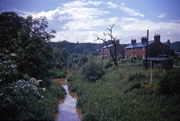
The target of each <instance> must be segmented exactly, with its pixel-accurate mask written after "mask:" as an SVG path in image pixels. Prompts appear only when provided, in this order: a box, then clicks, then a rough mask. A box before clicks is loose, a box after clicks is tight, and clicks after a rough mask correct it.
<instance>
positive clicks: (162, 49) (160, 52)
mask: <svg viewBox="0 0 180 121" xmlns="http://www.w3.org/2000/svg"><path fill="white" fill-rule="evenodd" d="M146 47H147V38H146V37H142V38H141V42H140V43H136V40H131V44H130V45H128V46H127V47H125V58H126V59H128V58H132V57H134V58H136V59H144V58H145V57H146ZM169 48H170V41H169V40H168V41H167V42H166V43H161V42H160V35H158V34H156V35H155V36H154V40H153V41H148V56H149V57H160V56H169V54H170V49H169Z"/></svg>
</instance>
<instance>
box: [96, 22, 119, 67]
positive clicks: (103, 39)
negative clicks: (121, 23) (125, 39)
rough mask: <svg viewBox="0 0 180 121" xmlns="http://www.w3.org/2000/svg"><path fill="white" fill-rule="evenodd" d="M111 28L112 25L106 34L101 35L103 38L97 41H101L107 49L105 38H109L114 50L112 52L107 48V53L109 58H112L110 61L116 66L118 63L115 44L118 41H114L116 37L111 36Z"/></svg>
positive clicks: (98, 38)
mask: <svg viewBox="0 0 180 121" xmlns="http://www.w3.org/2000/svg"><path fill="white" fill-rule="evenodd" d="M113 27H114V24H113V25H110V28H107V30H108V32H104V33H103V35H104V37H105V38H100V37H97V40H102V41H103V43H104V44H105V45H106V46H107V47H108V43H107V38H106V37H109V38H110V41H111V42H112V44H113V46H114V50H112V49H111V48H108V49H109V52H110V56H111V57H112V60H113V62H114V65H115V66H118V63H117V44H116V42H117V41H118V40H117V39H116V37H114V36H113Z"/></svg>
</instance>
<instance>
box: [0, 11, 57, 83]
mask: <svg viewBox="0 0 180 121" xmlns="http://www.w3.org/2000/svg"><path fill="white" fill-rule="evenodd" d="M0 19H1V21H0V26H1V27H0V38H1V44H0V49H1V51H0V52H1V53H0V55H1V59H0V64H1V73H0V77H1V83H9V82H13V81H16V80H18V79H22V78H23V75H25V74H28V75H29V76H30V77H34V78H37V79H41V80H43V82H42V86H48V85H49V84H50V81H49V80H48V77H49V76H50V75H49V72H48V70H49V69H50V68H53V67H52V65H53V61H51V59H52V51H53V50H52V48H51V47H50V46H49V45H48V44H47V42H48V41H49V40H50V39H51V38H52V37H53V33H54V31H52V32H49V33H48V32H46V31H45V29H46V28H47V27H48V25H47V21H46V20H45V18H38V19H33V18H32V17H31V16H28V17H26V18H23V17H20V16H18V15H17V14H16V13H14V12H5V13H1V14H0ZM11 68H13V69H12V71H10V70H11ZM42 70H43V71H42ZM11 75H12V76H11Z"/></svg>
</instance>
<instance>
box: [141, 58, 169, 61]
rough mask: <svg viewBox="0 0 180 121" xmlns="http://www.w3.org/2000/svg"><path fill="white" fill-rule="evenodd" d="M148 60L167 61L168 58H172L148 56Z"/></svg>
mask: <svg viewBox="0 0 180 121" xmlns="http://www.w3.org/2000/svg"><path fill="white" fill-rule="evenodd" d="M145 60H146V59H143V61H145ZM147 60H148V61H166V60H170V58H148V59H147Z"/></svg>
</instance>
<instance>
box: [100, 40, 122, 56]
mask: <svg viewBox="0 0 180 121" xmlns="http://www.w3.org/2000/svg"><path fill="white" fill-rule="evenodd" d="M107 43H108V45H107V46H106V45H105V46H103V47H102V48H100V50H99V54H100V55H101V56H103V57H110V56H111V53H110V50H111V52H112V53H113V54H114V53H115V49H114V45H113V44H112V41H110V40H109V41H108V42H107ZM116 52H117V55H123V56H124V53H125V50H124V46H123V45H121V44H119V40H117V41H116Z"/></svg>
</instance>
